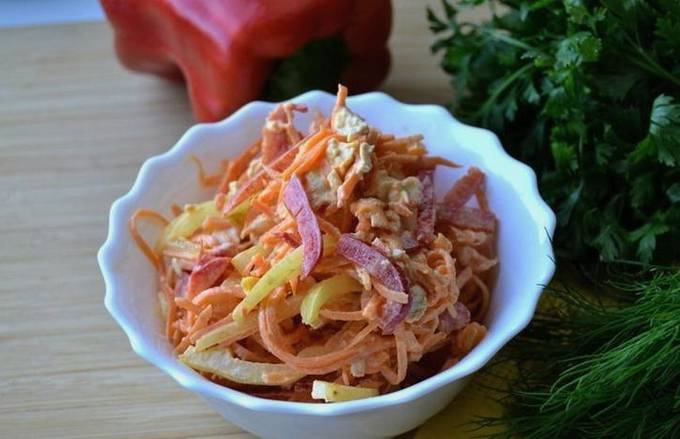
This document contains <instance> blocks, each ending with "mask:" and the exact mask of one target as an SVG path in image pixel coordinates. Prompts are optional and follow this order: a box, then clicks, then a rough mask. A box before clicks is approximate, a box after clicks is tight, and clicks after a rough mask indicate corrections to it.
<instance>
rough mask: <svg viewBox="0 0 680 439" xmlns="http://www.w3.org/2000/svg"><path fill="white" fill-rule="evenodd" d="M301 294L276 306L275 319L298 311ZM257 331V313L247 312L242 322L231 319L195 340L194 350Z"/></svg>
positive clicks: (239, 338)
mask: <svg viewBox="0 0 680 439" xmlns="http://www.w3.org/2000/svg"><path fill="white" fill-rule="evenodd" d="M300 303H302V296H301V295H296V296H292V297H290V298H288V299H286V301H284V302H283V303H282V304H281V305H279V306H278V307H277V310H276V316H277V319H280V320H285V319H289V318H291V317H293V316H295V315H297V314H299V313H300ZM256 332H257V314H249V315H248V316H246V318H245V319H244V320H243V321H242V322H234V321H231V322H229V323H227V324H225V325H222V326H218V327H217V328H215V329H213V330H212V331H210V332H207V333H205V334H203V336H201V338H199V339H198V340H196V350H197V351H203V350H205V349H208V348H209V347H211V346H214V345H216V344H219V343H233V342H235V341H238V340H241V339H242V338H245V337H248V336H250V335H253V334H254V333H256Z"/></svg>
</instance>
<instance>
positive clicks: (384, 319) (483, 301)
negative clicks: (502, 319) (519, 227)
mask: <svg viewBox="0 0 680 439" xmlns="http://www.w3.org/2000/svg"><path fill="white" fill-rule="evenodd" d="M347 92H348V91H347V89H346V88H345V87H343V86H339V89H338V94H337V99H336V102H335V106H334V108H333V110H332V113H331V115H330V117H328V118H323V117H322V116H317V118H316V119H315V121H314V123H313V125H312V127H311V128H310V130H309V131H308V132H309V133H310V134H308V135H307V136H306V137H304V138H302V134H301V133H300V132H299V131H298V130H297V129H296V128H295V126H294V124H293V116H294V112H295V111H305V110H306V107H304V106H300V105H297V104H290V103H284V104H281V105H280V106H278V107H276V108H275V110H274V111H272V112H271V113H270V115H269V116H268V120H267V123H266V124H265V127H264V128H263V129H262V131H261V133H262V137H261V138H260V139H257V140H255V141H254V142H253V143H251V144H250V145H249V146H248V147H247V148H245V149H244V151H243V152H241V153H240V154H239V155H238V156H237V157H234V158H233V159H231V160H226V159H225V160H223V161H221V162H220V168H221V173H220V175H219V176H218V175H207V174H206V172H205V169H204V168H203V165H202V164H201V162H200V161H199V160H198V159H197V158H196V157H192V160H193V161H194V162H196V164H197V167H198V180H199V184H200V185H202V186H206V185H213V186H214V185H216V184H217V183H218V181H219V186H218V188H217V191H216V194H215V196H214V198H213V200H214V203H215V207H216V208H217V212H219V213H221V214H218V215H215V214H213V215H209V216H208V217H207V218H202V217H201V219H200V221H202V222H201V224H200V227H199V225H196V228H195V230H194V231H193V232H192V233H191V234H189V236H182V237H181V238H179V239H173V240H172V241H168V242H165V241H163V240H161V241H159V244H158V245H157V248H154V247H153V246H151V245H149V244H148V243H147V242H146V241H145V239H144V238H143V237H142V235H141V233H140V229H139V227H140V225H141V222H143V221H149V222H152V223H153V224H154V225H158V226H160V227H163V228H166V227H167V226H168V220H167V219H165V218H164V217H163V216H162V215H160V214H158V213H156V212H153V211H150V210H138V211H137V212H135V213H134V214H133V215H132V217H131V218H130V222H129V228H130V233H131V236H132V238H133V239H134V241H135V243H136V244H137V246H138V247H139V248H140V250H141V251H142V252H143V254H144V255H145V257H146V258H147V259H149V261H151V263H152V264H153V265H154V267H156V269H157V272H158V279H159V284H160V287H159V294H158V297H159V300H160V301H161V306H162V308H163V309H164V313H163V314H164V317H165V320H166V322H165V334H166V336H167V338H168V340H169V342H170V343H171V344H172V346H173V347H174V349H175V352H176V353H178V354H181V353H185V355H192V352H193V353H196V352H200V351H201V350H204V349H211V350H217V351H219V350H225V351H227V352H228V353H229V355H231V356H234V357H236V359H239V360H241V361H240V362H237V364H238V367H239V368H242V370H241V371H242V372H243V371H248V369H249V368H250V367H251V366H252V363H253V362H254V363H265V366H266V364H272V366H275V367H281V366H282V365H285V366H286V367H287V368H288V369H284V370H292V371H295V372H297V373H299V374H300V376H301V377H302V378H301V379H300V380H299V381H298V382H296V383H294V384H292V385H287V386H268V387H267V388H264V387H258V386H257V385H243V384H237V383H232V382H230V381H228V380H227V381H225V380H224V379H222V378H220V377H218V376H216V375H208V376H207V378H209V379H211V380H214V381H216V382H218V383H220V384H222V385H227V386H230V387H234V388H237V389H239V390H242V391H246V392H248V393H250V394H252V395H257V396H262V397H269V398H281V399H285V400H289V401H304V402H309V401H311V400H312V396H311V393H310V392H311V387H312V382H313V381H314V380H315V379H321V380H324V381H328V382H331V383H338V384H344V385H348V386H359V387H366V388H374V389H377V390H378V391H379V392H380V393H387V392H391V391H395V390H398V389H400V388H402V387H404V386H405V385H407V383H412V382H416V381H418V380H420V379H422V378H423V377H425V376H430V375H432V374H434V373H437V372H438V371H439V370H441V369H442V368H448V367H455V364H457V362H458V361H459V360H460V358H462V356H464V355H465V354H466V353H467V352H469V351H470V350H471V349H473V348H474V346H476V345H477V344H478V343H479V342H480V341H481V340H482V338H483V337H484V334H485V333H486V328H485V327H484V326H483V325H482V324H481V322H482V321H483V320H484V318H485V316H486V314H487V312H488V309H489V307H490V302H491V300H492V299H491V281H492V279H493V278H494V276H493V271H492V269H493V267H494V266H496V265H497V264H498V259H497V257H496V255H495V252H494V242H495V229H494V230H490V231H480V230H478V227H477V226H476V225H475V224H474V221H475V218H472V217H471V218H470V219H469V221H467V222H464V223H462V224H458V223H456V224H455V225H452V224H450V223H449V222H447V220H446V219H441V221H440V222H437V219H439V216H438V215H434V220H433V221H434V222H435V224H434V227H433V230H435V231H436V232H438V233H436V234H435V235H436V236H429V237H428V238H429V239H428V240H424V239H423V240H421V238H420V237H419V238H418V240H416V238H415V237H416V236H419V235H418V233H417V231H418V230H417V227H418V223H419V222H420V221H419V218H418V216H419V215H420V214H421V213H422V212H423V211H424V210H425V209H426V206H425V205H424V204H425V201H423V200H422V198H423V197H422V196H421V195H422V194H421V193H419V192H418V191H419V190H420V191H422V185H420V186H419V185H417V184H414V179H418V180H419V178H420V177H419V174H420V171H422V170H430V169H434V168H435V167H437V166H448V167H458V165H457V164H455V163H453V162H451V161H449V160H447V159H445V158H442V157H435V156H429V155H427V150H426V148H425V146H424V138H423V136H422V135H420V134H413V135H407V136H404V137H398V138H397V137H395V136H394V135H393V134H389V133H382V132H381V131H380V130H378V129H377V128H374V127H370V126H368V125H367V124H366V123H365V121H363V120H362V119H361V118H360V117H359V116H358V115H356V114H354V113H352V112H351V111H350V110H349V109H348V108H347V106H346V105H347V103H346V101H347ZM332 138H334V139H336V140H337V141H338V145H340V146H339V147H337V148H336V147H335V146H334V147H333V148H332V149H331V150H328V147H327V145H328V141H329V139H332ZM354 140H357V141H358V142H359V144H360V145H362V144H363V143H364V142H365V143H367V144H368V145H372V146H369V147H368V149H366V147H365V146H362V147H361V148H358V149H357V148H356V146H350V147H347V148H351V149H343V148H346V147H345V146H342V145H345V144H350V145H351V144H352V143H353V142H354ZM263 162H264V163H263ZM428 172H429V171H428ZM471 172H473V173H474V175H476V176H477V178H478V179H480V181H483V178H480V175H482V176H483V173H482V172H481V171H480V170H477V169H476V168H474V170H473V171H471ZM420 175H422V174H420ZM293 176H295V177H296V178H298V179H299V181H298V182H297V183H295V179H294V178H293ZM419 181H421V182H422V180H419ZM463 182H465V180H463ZM296 184H297V185H298V186H295V185H296ZM291 185H292V186H291ZM461 185H462V183H461ZM461 185H459V187H462V186H461ZM468 186H469V185H468ZM454 187H455V186H454ZM466 187H467V186H466ZM438 189H440V188H438ZM437 192H441V190H440V191H437ZM461 193H463V192H461ZM463 195H464V197H462V196H461V197H462V198H465V201H467V200H468V199H470V197H472V196H473V195H474V196H475V197H476V199H477V204H478V205H479V210H480V211H484V214H485V215H487V216H490V217H492V216H493V214H492V212H491V211H490V210H489V203H488V201H487V198H486V188H485V187H484V185H483V184H480V185H475V186H474V187H473V188H472V189H467V190H466V191H464V193H463ZM246 200H248V203H247V209H239V210H237V211H233V209H234V208H235V207H236V206H239V205H240V204H241V203H243V202H244V201H246ZM429 202H430V203H432V204H434V203H435V200H430V201H429ZM244 206H245V204H244ZM170 209H171V211H172V213H173V215H174V216H179V215H180V214H182V213H183V212H184V209H182V208H181V207H180V206H178V205H172V206H171V207H170ZM435 213H436V212H435ZM227 214H230V216H227ZM232 215H233V216H232ZM227 218H229V220H227ZM233 218H238V220H235V219H233ZM183 219H184V217H182V218H180V219H179V220H177V221H181V220H183ZM468 223H469V224H468ZM439 232H441V233H439ZM344 234H350V235H351V236H349V237H347V236H344ZM430 234H432V233H431V232H430ZM161 236H165V231H164V234H163V235H161ZM319 240H321V246H320V247H321V248H320V249H319V245H318V244H319ZM419 240H421V241H422V242H421V241H419ZM348 243H349V244H348ZM295 249H301V251H298V253H296V254H294V253H293V252H294V251H296V250H295ZM310 249H311V250H310ZM312 250H313V251H312ZM310 255H311V256H310ZM300 256H302V257H300ZM310 260H311V261H312V263H311V265H308V266H307V267H311V269H310V270H309V272H307V273H306V276H305V277H304V278H301V277H300V274H299V273H300V272H301V270H302V266H303V264H304V263H309V261H310ZM364 260H365V263H364V262H362V261H364ZM305 261H307V262H305ZM296 264H300V265H296ZM244 307H246V308H247V309H248V310H249V311H251V312H249V313H247V314H244V315H245V317H244V318H243V319H241V318H240V317H239V316H240V315H242V314H236V313H235V311H234V310H235V309H237V308H238V309H239V310H241V309H242V308H244ZM461 307H463V308H461ZM310 314H311V318H310ZM308 319H309V321H310V322H314V324H313V325H312V324H311V323H310V324H309V325H308V324H307V321H308ZM452 319H453V322H452ZM447 328H448V329H447ZM452 328H453V329H452ZM190 347H192V349H190V350H187V349H188V348H190ZM442 348H446V352H450V353H449V354H448V357H447V358H445V359H444V360H443V366H442V363H441V362H439V363H437V365H434V366H433V365H430V363H429V362H427V361H424V360H422V361H421V359H423V358H427V356H426V354H428V353H430V352H433V351H436V350H439V349H442ZM440 352H443V351H440ZM249 362H250V363H249ZM255 367H263V366H262V364H260V365H259V366H255ZM277 374H278V375H277ZM265 375H267V376H269V377H270V378H271V377H272V376H279V375H280V373H279V372H271V373H266V374H265Z"/></svg>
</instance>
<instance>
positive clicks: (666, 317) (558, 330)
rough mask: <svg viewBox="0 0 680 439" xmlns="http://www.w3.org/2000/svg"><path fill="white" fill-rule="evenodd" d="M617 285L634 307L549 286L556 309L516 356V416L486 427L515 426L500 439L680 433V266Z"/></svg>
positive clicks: (517, 345)
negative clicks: (614, 304) (619, 305)
mask: <svg viewBox="0 0 680 439" xmlns="http://www.w3.org/2000/svg"><path fill="white" fill-rule="evenodd" d="M615 286H616V287H617V290H616V291H617V292H618V295H617V297H615V298H614V300H615V302H619V301H620V300H622V299H623V300H630V303H627V304H626V305H625V306H622V307H618V306H604V305H602V304H601V303H598V302H595V301H593V300H592V299H590V298H588V296H584V295H582V294H580V293H578V292H577V291H574V290H571V289H549V290H548V296H547V299H548V301H550V304H551V305H550V306H549V307H546V308H544V309H543V311H542V312H539V313H538V314H537V315H536V317H535V318H534V321H533V322H532V325H531V326H530V327H529V329H528V330H527V331H525V332H523V333H522V334H521V335H520V336H519V337H518V338H517V339H515V340H514V341H513V342H512V344H511V345H510V347H509V350H508V351H507V352H506V354H507V355H508V356H509V357H510V358H513V359H517V358H520V359H522V360H521V361H520V364H519V369H520V370H521V371H522V372H523V375H522V376H521V378H520V379H519V380H518V382H517V383H516V385H515V386H514V388H513V389H512V390H511V392H510V395H509V396H508V399H507V400H506V401H505V403H506V405H507V408H508V410H507V412H506V415H505V417H503V418H501V419H487V420H485V421H482V424H499V423H503V424H505V425H507V427H508V430H507V432H506V433H504V434H502V435H499V437H508V438H509V437H516V436H520V437H525V438H536V439H543V438H572V437H579V438H608V437H611V438H629V437H632V438H645V439H646V438H659V439H661V438H670V437H673V435H677V434H678V432H680V270H675V271H671V272H665V273H657V274H656V275H654V276H653V277H652V278H651V279H649V280H646V281H636V280H631V279H630V278H623V279H619V282H618V283H617V285H615ZM622 291H625V292H627V293H628V294H627V295H624V296H623V297H621V296H620V294H621V292H622ZM608 296H609V294H608V293H607V292H603V293H602V294H601V295H600V297H601V298H602V297H608ZM610 299H611V298H610Z"/></svg>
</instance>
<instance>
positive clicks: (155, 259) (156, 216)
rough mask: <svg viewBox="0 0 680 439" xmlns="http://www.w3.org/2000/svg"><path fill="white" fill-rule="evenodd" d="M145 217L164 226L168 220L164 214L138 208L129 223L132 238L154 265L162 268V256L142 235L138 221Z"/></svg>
mask: <svg viewBox="0 0 680 439" xmlns="http://www.w3.org/2000/svg"><path fill="white" fill-rule="evenodd" d="M144 218H146V219H150V220H152V221H154V222H156V223H157V224H160V225H162V226H163V227H165V226H167V225H168V220H167V219H165V217H164V216H163V215H161V214H160V213H158V212H155V211H153V210H148V209H138V210H136V211H135V212H134V213H133V214H132V216H131V217H130V221H129V223H128V227H129V229H130V234H131V235H132V239H134V240H135V243H136V244H137V246H138V247H139V249H140V250H141V251H142V253H144V256H146V258H147V259H148V260H149V261H150V262H151V263H152V264H153V266H154V267H156V269H160V268H161V260H160V257H159V256H158V255H157V254H156V252H155V251H154V249H152V248H151V246H150V245H149V244H147V243H146V241H145V240H144V238H143V237H142V235H141V234H140V233H139V227H138V222H139V220H141V219H144Z"/></svg>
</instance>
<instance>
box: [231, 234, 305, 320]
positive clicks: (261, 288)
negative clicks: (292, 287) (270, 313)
mask: <svg viewBox="0 0 680 439" xmlns="http://www.w3.org/2000/svg"><path fill="white" fill-rule="evenodd" d="M301 268H302V246H300V247H298V248H296V249H295V250H293V251H292V252H290V253H288V254H287V255H286V256H285V257H284V258H283V259H281V260H280V261H279V262H277V263H276V265H274V266H273V267H271V268H270V269H269V270H267V272H266V273H265V274H264V275H263V276H262V277H261V278H260V280H259V281H257V283H256V284H255V286H253V288H252V289H251V290H250V292H249V293H248V295H247V296H246V297H245V298H244V299H243V300H242V301H241V302H240V303H239V304H238V305H236V308H234V310H233V311H232V313H231V316H232V318H233V319H234V321H236V322H239V321H243V320H244V319H245V316H246V314H247V313H248V312H250V311H252V310H253V308H255V307H256V306H257V304H258V303H260V302H261V301H262V300H263V299H264V298H265V297H267V295H268V294H269V293H271V292H272V291H273V290H274V289H276V288H278V287H280V286H282V285H285V284H286V283H288V282H289V281H291V280H292V279H294V278H295V277H296V276H299V275H300V269H301Z"/></svg>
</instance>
